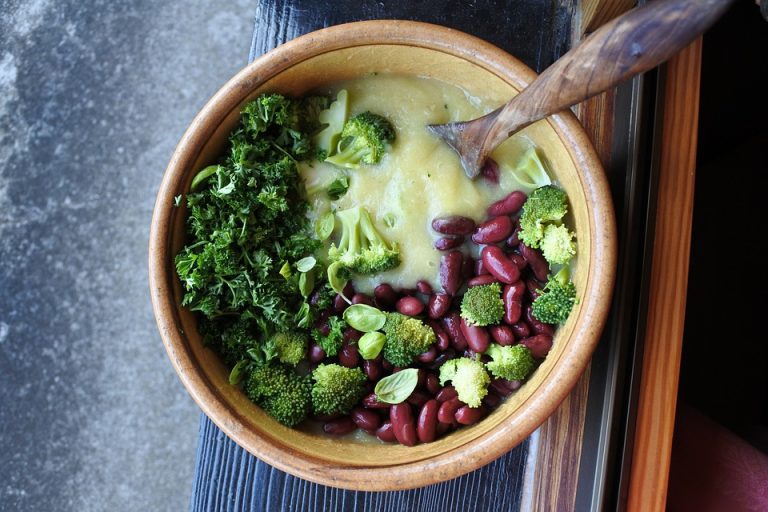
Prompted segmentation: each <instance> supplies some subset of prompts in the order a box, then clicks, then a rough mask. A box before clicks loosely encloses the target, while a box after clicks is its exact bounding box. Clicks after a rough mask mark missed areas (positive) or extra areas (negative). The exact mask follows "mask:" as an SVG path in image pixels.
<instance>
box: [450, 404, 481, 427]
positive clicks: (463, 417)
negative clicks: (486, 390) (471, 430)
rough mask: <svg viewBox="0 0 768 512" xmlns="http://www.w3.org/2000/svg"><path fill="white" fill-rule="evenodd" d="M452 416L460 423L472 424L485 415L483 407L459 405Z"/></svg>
mask: <svg viewBox="0 0 768 512" xmlns="http://www.w3.org/2000/svg"><path fill="white" fill-rule="evenodd" d="M454 416H455V418H456V421H458V422H459V423H461V424H462V425H472V424H473V423H477V422H478V421H480V420H481V419H483V416H485V407H483V406H480V407H470V406H468V405H465V406H463V407H460V408H459V409H458V410H457V411H456V414H455V415H454Z"/></svg>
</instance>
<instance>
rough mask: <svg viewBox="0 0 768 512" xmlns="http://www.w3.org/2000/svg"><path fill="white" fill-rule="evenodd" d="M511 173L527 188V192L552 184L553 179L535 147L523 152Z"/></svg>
mask: <svg viewBox="0 0 768 512" xmlns="http://www.w3.org/2000/svg"><path fill="white" fill-rule="evenodd" d="M510 173H511V174H512V177H513V178H514V179H515V181H517V182H518V184H520V186H521V187H522V188H525V189H526V192H527V191H530V190H535V189H537V188H539V187H544V186H546V185H551V184H552V180H551V179H549V175H548V174H547V171H546V169H545V168H544V164H543V163H542V161H541V158H540V157H539V153H538V151H536V148H533V147H531V148H528V150H527V151H526V152H525V153H523V156H522V157H521V158H520V160H519V161H518V162H517V165H516V166H515V167H514V168H513V169H510Z"/></svg>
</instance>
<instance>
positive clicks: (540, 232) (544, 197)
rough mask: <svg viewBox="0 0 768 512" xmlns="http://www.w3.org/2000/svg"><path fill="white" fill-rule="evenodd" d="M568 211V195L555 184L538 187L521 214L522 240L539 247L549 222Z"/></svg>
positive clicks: (526, 243)
mask: <svg viewBox="0 0 768 512" xmlns="http://www.w3.org/2000/svg"><path fill="white" fill-rule="evenodd" d="M567 212H568V196H566V194H565V192H564V191H562V190H561V189H559V188H557V187H553V186H546V187H541V188H537V189H536V190H534V191H533V193H532V194H531V195H530V197H529V198H528V200H527V201H526V202H525V204H524V205H523V213H522V214H521V215H520V234H519V237H520V240H521V241H522V242H523V243H525V245H527V246H528V247H533V248H538V247H539V244H540V242H541V239H542V238H544V228H545V225H546V223H548V222H558V221H560V220H561V219H562V218H563V217H564V216H565V214H566V213H567Z"/></svg>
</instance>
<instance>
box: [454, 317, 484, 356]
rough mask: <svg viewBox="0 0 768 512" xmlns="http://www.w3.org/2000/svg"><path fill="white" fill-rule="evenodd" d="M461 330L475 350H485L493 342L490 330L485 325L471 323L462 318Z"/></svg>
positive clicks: (470, 346) (468, 343)
mask: <svg viewBox="0 0 768 512" xmlns="http://www.w3.org/2000/svg"><path fill="white" fill-rule="evenodd" d="M460 325H461V332H462V334H464V338H466V340H467V346H469V348H470V349H472V350H473V351H475V352H478V353H479V352H485V351H486V350H488V344H489V343H490V342H491V339H490V336H489V335H488V330H487V329H486V328H485V327H479V326H477V325H471V324H468V323H467V322H466V320H464V319H463V318H462V319H461V324H460Z"/></svg>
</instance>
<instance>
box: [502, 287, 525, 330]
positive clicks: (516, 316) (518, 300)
mask: <svg viewBox="0 0 768 512" xmlns="http://www.w3.org/2000/svg"><path fill="white" fill-rule="evenodd" d="M524 294H525V283H523V282H521V281H518V282H516V283H513V284H508V285H506V286H505V287H504V291H503V292H502V294H501V298H502V300H503V302H504V322H506V323H508V324H509V325H513V324H516V323H517V322H518V321H519V320H520V316H521V315H522V313H523V295H524Z"/></svg>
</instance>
